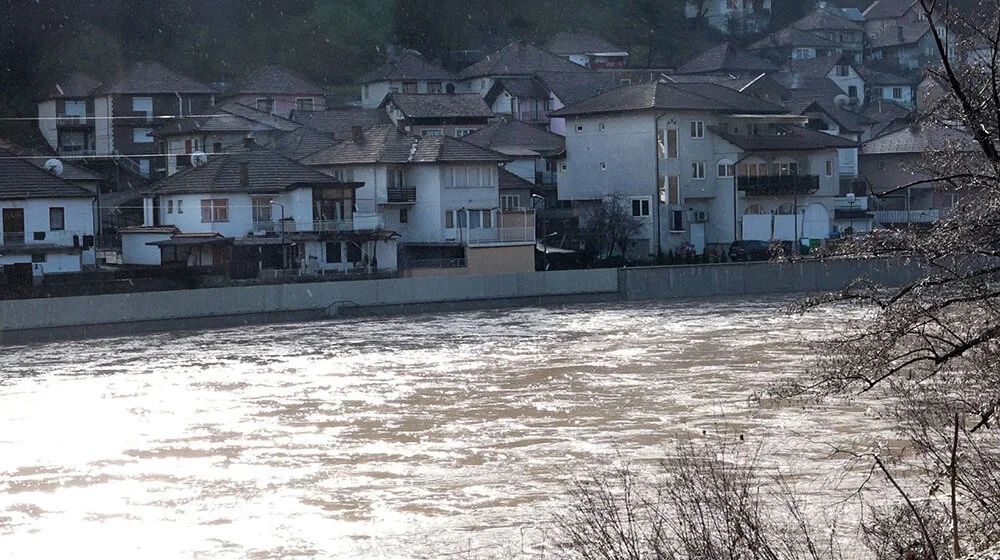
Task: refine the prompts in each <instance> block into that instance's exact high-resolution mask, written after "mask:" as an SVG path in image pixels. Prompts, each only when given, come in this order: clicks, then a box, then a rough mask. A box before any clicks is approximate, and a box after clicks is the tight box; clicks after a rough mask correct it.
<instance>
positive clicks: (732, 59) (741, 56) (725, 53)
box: [676, 43, 778, 74]
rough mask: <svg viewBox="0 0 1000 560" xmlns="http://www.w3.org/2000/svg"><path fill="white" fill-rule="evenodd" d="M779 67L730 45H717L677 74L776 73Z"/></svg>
mask: <svg viewBox="0 0 1000 560" xmlns="http://www.w3.org/2000/svg"><path fill="white" fill-rule="evenodd" d="M777 70H778V66H777V65H776V64H775V63H773V62H771V61H770V60H765V59H763V58H761V57H759V56H757V55H753V54H749V53H745V52H742V51H738V50H736V48H734V47H733V46H732V45H731V44H729V43H722V44H721V45H716V46H714V47H712V48H710V49H708V50H707V51H705V52H703V53H701V54H700V55H698V56H696V57H694V58H692V59H691V60H689V61H687V62H685V63H684V64H682V65H681V66H680V67H679V68H677V70H676V73H677V74H730V73H733V72H757V73H760V72H774V71H777Z"/></svg>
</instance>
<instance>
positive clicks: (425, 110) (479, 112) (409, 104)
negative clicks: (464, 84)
mask: <svg viewBox="0 0 1000 560" xmlns="http://www.w3.org/2000/svg"><path fill="white" fill-rule="evenodd" d="M387 103H392V104H393V105H395V106H396V108H397V109H399V110H400V111H402V112H403V114H404V115H406V116H407V117H408V118H417V119H421V118H458V117H481V118H489V117H492V116H493V111H491V110H490V108H489V106H488V105H487V104H486V102H485V101H483V98H482V96H480V95H479V94H478V93H449V94H439V93H390V94H389V95H387V96H386V98H385V100H383V101H382V105H383V106H384V105H386V104H387Z"/></svg>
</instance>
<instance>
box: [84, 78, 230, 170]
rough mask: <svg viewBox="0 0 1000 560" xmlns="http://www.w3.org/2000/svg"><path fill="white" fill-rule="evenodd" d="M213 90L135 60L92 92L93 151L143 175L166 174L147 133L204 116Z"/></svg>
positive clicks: (163, 161) (160, 155) (212, 99)
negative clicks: (181, 118)
mask: <svg viewBox="0 0 1000 560" xmlns="http://www.w3.org/2000/svg"><path fill="white" fill-rule="evenodd" d="M216 93H217V92H216V91H215V90H214V89H213V88H211V87H210V86H207V85H205V84H202V83H201V82H198V81H197V80H194V79H192V78H189V77H187V76H184V75H182V74H178V73H177V72H174V71H173V70H171V69H169V68H167V67H166V66H164V65H163V64H160V63H159V62H139V63H136V64H135V65H133V66H132V67H131V68H129V70H128V71H126V72H125V73H124V74H122V75H121V76H120V77H118V78H117V79H115V80H114V81H112V82H110V83H109V84H107V85H105V86H101V87H100V88H98V89H97V90H96V91H95V92H94V101H93V102H94V118H95V121H94V124H95V139H96V143H95V153H96V154H97V155H99V156H102V155H103V156H106V155H114V156H124V157H123V158H120V160H119V161H120V162H126V166H127V167H129V168H130V169H131V170H132V171H134V172H136V173H138V174H140V175H142V176H143V177H160V176H163V175H164V174H166V171H167V158H166V156H165V155H164V154H163V153H162V152H161V151H160V150H159V149H158V148H157V146H156V143H155V139H154V137H153V130H154V129H155V128H156V127H158V126H161V125H163V124H166V123H167V122H168V121H170V120H173V119H176V118H178V117H185V116H189V115H201V114H204V113H205V111H207V110H208V109H209V108H210V107H211V106H212V105H213V104H214V103H215V95H216Z"/></svg>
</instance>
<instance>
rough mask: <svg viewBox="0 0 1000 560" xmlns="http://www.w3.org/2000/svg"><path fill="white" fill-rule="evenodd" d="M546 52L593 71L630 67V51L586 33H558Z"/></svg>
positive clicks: (547, 44) (549, 43)
mask: <svg viewBox="0 0 1000 560" xmlns="http://www.w3.org/2000/svg"><path fill="white" fill-rule="evenodd" d="M545 50H547V51H549V52H550V53H552V54H557V55H559V56H563V57H566V58H568V59H569V60H570V62H574V63H576V64H579V65H580V66H583V67H584V68H590V69H591V70H608V69H620V68H625V67H627V66H628V51H626V50H625V49H623V48H621V47H619V46H616V45H613V44H611V43H610V42H608V41H605V40H604V39H602V38H600V37H598V36H597V35H594V34H593V33H589V32H586V31H578V32H576V33H569V32H566V33H558V34H556V36H555V37H554V38H553V39H552V40H551V41H549V42H548V43H546V44H545Z"/></svg>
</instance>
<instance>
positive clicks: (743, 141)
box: [708, 125, 858, 152]
mask: <svg viewBox="0 0 1000 560" xmlns="http://www.w3.org/2000/svg"><path fill="white" fill-rule="evenodd" d="M782 128H783V130H784V134H781V135H766V136H746V135H742V134H733V133H731V132H726V131H724V130H722V129H721V128H720V127H717V126H709V127H708V129H709V130H711V131H712V132H713V133H714V134H716V135H717V136H719V137H720V138H722V139H723V140H725V141H726V142H729V143H730V144H732V145H734V146H737V147H738V148H740V149H743V150H751V151H754V152H768V151H782V152H786V151H816V150H828V149H835V148H836V149H846V148H857V147H858V143H857V142H854V141H852V140H848V139H846V138H841V137H840V136H834V135H832V134H826V133H825V132H817V131H815V130H810V129H808V128H805V127H803V126H792V125H786V126H784V127H782Z"/></svg>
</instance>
